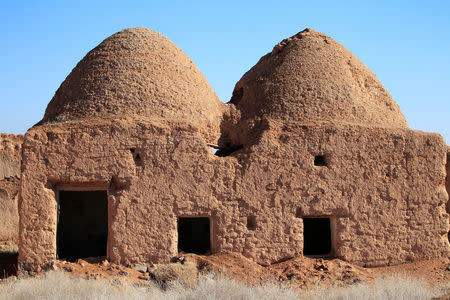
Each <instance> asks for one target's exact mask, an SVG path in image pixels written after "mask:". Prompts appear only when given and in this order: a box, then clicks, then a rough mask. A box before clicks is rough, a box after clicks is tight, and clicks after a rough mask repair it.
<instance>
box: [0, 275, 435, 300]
mask: <svg viewBox="0 0 450 300" xmlns="http://www.w3.org/2000/svg"><path fill="white" fill-rule="evenodd" d="M169 273H170V272H169ZM439 294H440V291H438V290H436V289H432V288H430V287H429V286H428V285H426V284H425V283H424V281H422V280H418V279H410V278H404V277H399V276H395V277H386V278H381V279H378V280H377V281H376V282H375V283H374V284H369V283H359V284H355V285H352V286H347V287H330V286H317V287H316V288H314V289H311V290H310V291H306V292H302V293H299V292H298V291H296V290H295V289H294V288H293V287H291V286H288V285H283V284H279V283H267V284H264V285H253V286H251V285H245V284H243V283H240V282H237V281H234V280H231V279H227V278H223V277H220V278H214V279H212V278H209V277H207V276H202V277H200V278H199V280H198V284H196V285H194V286H193V287H191V288H188V287H186V286H185V285H184V284H183V283H180V282H172V283H169V284H168V285H167V286H166V289H165V290H162V289H161V288H160V286H159V285H157V284H156V283H151V282H149V284H148V285H146V286H135V285H133V284H131V283H129V282H127V281H123V280H122V281H119V280H118V279H116V280H113V281H108V280H106V279H100V280H98V279H97V280H92V279H91V280H88V279H84V278H80V277H74V276H71V275H69V274H67V273H64V272H49V273H47V274H45V276H43V277H40V278H28V279H22V280H17V281H10V282H3V283H0V300H6V299H8V300H10V299H11V300H32V299H46V300H47V299H48V300H56V299H74V300H75V299H98V300H102V299H105V300H106V299H111V300H114V299H138V300H139V299H158V300H159V299H161V300H163V299H185V300H191V299H192V300H194V299H196V300H197V299H199V300H203V299H204V300H208V299H211V300H212V299H230V300H231V299H255V300H263V299H277V300H280V299H430V298H432V297H435V296H437V295H439Z"/></svg>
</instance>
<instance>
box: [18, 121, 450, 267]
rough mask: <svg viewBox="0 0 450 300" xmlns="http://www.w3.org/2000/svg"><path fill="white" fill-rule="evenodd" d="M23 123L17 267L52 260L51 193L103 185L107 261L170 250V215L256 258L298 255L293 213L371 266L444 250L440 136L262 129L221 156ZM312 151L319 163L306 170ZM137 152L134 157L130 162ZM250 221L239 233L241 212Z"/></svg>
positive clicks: (190, 137) (113, 132)
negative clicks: (194, 221)
mask: <svg viewBox="0 0 450 300" xmlns="http://www.w3.org/2000/svg"><path fill="white" fill-rule="evenodd" d="M66 126H67V127H58V126H45V127H36V128H33V129H31V130H30V131H29V132H28V133H27V135H26V138H25V142H24V151H23V153H24V156H23V173H22V178H23V181H22V197H21V200H20V216H21V218H20V253H19V261H20V262H21V265H22V266H24V265H27V264H28V263H30V264H43V263H45V262H47V261H49V260H52V259H55V257H56V222H57V220H56V219H57V200H56V199H57V191H58V189H59V188H64V189H71V188H73V189H105V190H107V191H108V201H109V203H108V205H109V207H108V214H109V220H108V222H109V232H108V254H107V255H108V258H109V259H110V260H111V261H113V262H115V263H121V264H125V265H126V264H131V263H137V262H148V261H153V262H165V261H168V260H169V259H170V258H171V257H173V256H176V255H177V234H178V233H177V218H178V217H194V216H201V217H209V218H210V220H211V225H212V251H213V252H218V251H235V252H240V253H243V254H244V255H245V256H247V257H249V258H252V259H253V260H255V261H257V262H258V263H261V264H269V263H273V262H276V261H280V260H284V259H288V258H291V257H294V256H299V255H302V250H303V236H302V234H303V219H302V217H314V216H327V217H330V218H331V219H332V222H333V255H334V256H336V257H339V258H341V259H344V260H346V261H351V262H357V263H361V264H366V265H383V264H392V263H399V262H405V261H409V260H417V259H426V258H431V257H447V256H448V255H449V254H450V253H449V250H450V247H449V242H448V239H447V232H448V230H449V222H448V215H447V214H446V212H445V202H446V196H447V195H446V192H445V187H444V185H443V182H444V178H445V172H444V170H445V168H444V166H445V155H446V153H447V149H446V146H445V143H444V141H443V139H442V137H441V136H439V135H437V134H426V133H422V132H414V131H411V130H386V129H384V130H381V129H369V128H364V127H357V126H344V125H341V126H337V125H330V124H323V125H317V124H316V125H300V124H298V125H296V124H290V125H284V126H281V125H278V124H275V123H274V124H268V126H267V130H265V131H264V132H262V133H261V134H260V136H258V137H257V138H256V139H255V141H256V142H255V143H254V144H252V145H247V146H246V147H245V148H244V149H241V150H239V151H236V152H234V153H232V154H231V155H230V156H227V157H218V156H215V155H214V154H213V152H212V151H211V149H210V147H209V146H208V145H207V143H206V142H205V141H204V140H203V139H202V138H201V135H200V134H198V133H196V132H193V131H189V128H185V129H180V128H176V129H173V130H172V129H170V128H169V127H167V128H166V127H161V126H159V125H157V124H152V123H149V122H147V123H142V122H141V123H133V122H131V121H130V120H122V121H119V120H116V121H114V122H111V123H108V122H106V121H105V122H104V123H101V122H100V123H91V124H89V123H84V124H73V125H66ZM316 155H324V156H325V159H326V164H327V166H314V157H315V156H316ZM137 157H138V158H139V159H137ZM249 216H251V217H252V220H253V223H255V224H253V225H252V228H247V217H249Z"/></svg>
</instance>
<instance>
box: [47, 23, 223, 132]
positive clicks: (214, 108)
mask: <svg viewBox="0 0 450 300" xmlns="http://www.w3.org/2000/svg"><path fill="white" fill-rule="evenodd" d="M222 105H223V104H222V103H221V102H220V101H219V99H218V97H217V96H216V94H215V93H214V92H213V90H212V88H211V86H210V85H209V83H208V82H207V80H206V79H205V77H204V76H203V74H202V73H201V72H200V71H199V70H198V69H197V67H196V66H195V65H194V63H193V62H192V61H191V59H190V58H189V57H188V56H187V55H186V54H185V53H184V52H183V51H181V50H180V49H179V48H178V47H177V46H175V45H174V44H173V43H172V42H171V41H170V40H169V39H167V38H165V37H164V36H162V35H161V34H159V33H157V32H155V31H152V30H150V29H146V28H132V29H125V30H123V31H120V32H118V33H116V34H114V35H112V36H110V37H108V38H107V39H105V40H104V41H103V42H102V43H101V44H100V45H98V46H97V47H96V48H95V49H93V50H92V51H90V52H89V53H88V54H87V55H86V56H85V57H84V58H83V59H82V60H81V61H80V62H79V63H78V64H77V66H76V67H75V68H74V69H73V70H72V72H71V73H70V74H69V76H68V77H67V78H66V80H65V81H64V82H63V83H62V84H61V86H60V87H59V89H58V90H57V91H56V93H55V95H54V97H53V99H52V100H51V102H50V103H49V105H48V106H47V109H46V112H45V115H44V118H43V120H42V121H41V122H40V123H41V124H42V123H46V122H61V121H68V120H75V119H76V120H79V119H89V118H96V117H111V116H113V117H115V116H141V117H147V118H151V119H158V120H174V121H182V122H187V123H189V124H190V125H193V126H196V127H215V126H218V125H216V123H218V121H217V119H218V118H220V116H221V106H222Z"/></svg>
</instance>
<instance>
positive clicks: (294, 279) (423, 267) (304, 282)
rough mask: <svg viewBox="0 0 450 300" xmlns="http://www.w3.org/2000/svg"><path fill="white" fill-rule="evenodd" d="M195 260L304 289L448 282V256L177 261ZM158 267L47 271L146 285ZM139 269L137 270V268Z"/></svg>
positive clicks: (94, 263) (62, 266)
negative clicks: (405, 279)
mask: <svg viewBox="0 0 450 300" xmlns="http://www.w3.org/2000/svg"><path fill="white" fill-rule="evenodd" d="M185 261H191V262H195V264H196V265H197V268H198V270H199V273H200V274H209V275H210V276H212V275H213V276H217V275H222V276H228V277H231V278H234V279H237V280H243V281H245V282H248V283H253V284H258V283H260V282H266V281H289V282H291V283H292V284H294V285H296V286H297V287H298V288H299V289H306V288H308V287H311V286H313V285H316V284H318V283H330V284H334V285H349V284H353V283H357V282H360V281H371V280H373V279H376V278H378V277H380V276H386V275H397V274H400V275H405V276H411V277H419V278H424V279H425V280H427V281H428V282H429V283H430V284H431V285H433V286H438V287H444V286H448V285H449V283H450V259H449V258H445V259H434V260H426V261H418V262H412V263H407V264H402V265H396V266H387V267H376V268H364V267H361V266H357V265H353V264H350V263H347V262H344V261H341V260H339V259H320V258H319V259H316V258H305V257H301V258H294V259H291V260H288V261H284V262H280V263H276V264H273V265H271V266H268V267H264V266H261V265H258V264H257V263H255V262H253V261H251V260H249V259H247V258H245V257H244V256H242V255H240V254H238V253H218V254H213V255H209V256H202V255H195V254H186V255H185V256H180V257H179V259H178V261H177V262H174V263H176V264H179V263H182V262H185ZM156 267H157V266H153V265H150V266H148V267H146V268H147V270H146V268H144V269H142V266H138V267H134V268H127V267H124V266H121V265H115V264H110V263H109V262H108V261H107V260H105V259H101V258H100V259H99V258H97V259H86V260H82V259H79V260H78V261H77V262H66V261H55V262H54V264H50V265H49V266H48V268H47V269H46V270H41V272H44V271H47V270H63V271H66V272H70V273H71V274H74V275H78V276H82V277H85V278H89V279H97V278H107V279H114V278H117V277H121V278H127V279H128V280H131V281H132V282H135V283H140V284H145V283H146V282H147V281H148V280H152V279H154V276H153V271H154V270H155V268H156ZM137 269H140V270H137Z"/></svg>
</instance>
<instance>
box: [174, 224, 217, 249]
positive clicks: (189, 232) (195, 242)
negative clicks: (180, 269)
mask: <svg viewBox="0 0 450 300" xmlns="http://www.w3.org/2000/svg"><path fill="white" fill-rule="evenodd" d="M209 223H210V222H209V218H178V250H179V251H182V252H185V253H195V254H206V253H208V252H210V251H211V238H210V224H209Z"/></svg>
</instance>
